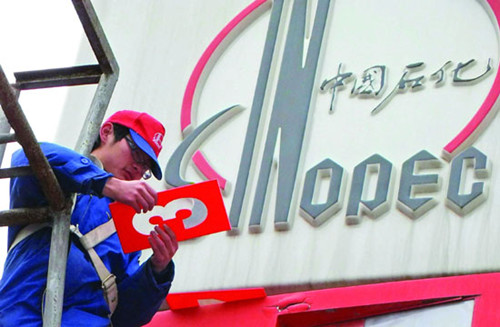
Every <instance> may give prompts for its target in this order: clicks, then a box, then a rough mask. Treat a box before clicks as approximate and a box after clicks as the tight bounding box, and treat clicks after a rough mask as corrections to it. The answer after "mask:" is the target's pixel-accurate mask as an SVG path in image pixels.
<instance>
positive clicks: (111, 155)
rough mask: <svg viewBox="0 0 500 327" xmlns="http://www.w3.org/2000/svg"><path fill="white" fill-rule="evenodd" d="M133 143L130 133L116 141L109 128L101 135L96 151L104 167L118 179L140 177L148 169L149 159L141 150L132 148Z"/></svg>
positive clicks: (137, 178) (135, 178)
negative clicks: (107, 131) (103, 135)
mask: <svg viewBox="0 0 500 327" xmlns="http://www.w3.org/2000/svg"><path fill="white" fill-rule="evenodd" d="M127 138H128V139H127ZM130 142H132V143H130ZM134 145H135V143H133V140H132V138H131V137H130V135H127V136H126V137H125V138H122V139H121V140H119V141H116V140H115V138H114V135H113V132H112V129H111V130H110V131H109V133H107V134H106V135H105V137H104V138H102V137H101V147H100V149H99V152H98V153H99V156H98V158H99V159H100V160H101V162H102V164H103V166H104V169H105V170H106V171H108V172H110V173H112V174H113V175H114V176H115V177H116V178H119V179H123V180H139V179H141V178H142V177H143V175H144V173H145V172H146V171H147V170H148V169H149V163H150V159H149V157H148V155H147V154H145V153H144V152H143V151H142V150H140V149H138V148H134Z"/></svg>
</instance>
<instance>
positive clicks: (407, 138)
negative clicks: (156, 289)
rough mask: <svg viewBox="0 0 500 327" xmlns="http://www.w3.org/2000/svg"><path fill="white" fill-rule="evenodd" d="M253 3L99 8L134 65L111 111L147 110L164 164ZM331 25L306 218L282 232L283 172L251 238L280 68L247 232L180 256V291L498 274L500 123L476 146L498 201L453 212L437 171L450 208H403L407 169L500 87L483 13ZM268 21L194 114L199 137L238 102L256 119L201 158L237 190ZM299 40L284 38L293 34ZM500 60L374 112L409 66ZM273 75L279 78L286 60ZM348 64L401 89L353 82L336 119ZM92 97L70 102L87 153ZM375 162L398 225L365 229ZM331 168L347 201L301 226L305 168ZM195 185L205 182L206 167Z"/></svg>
mask: <svg viewBox="0 0 500 327" xmlns="http://www.w3.org/2000/svg"><path fill="white" fill-rule="evenodd" d="M286 2H287V4H290V3H291V2H288V1H286ZM250 3H251V1H250V0H211V1H201V0H199V1H152V2H140V1H132V0H121V1H107V0H106V1H103V0H101V1H97V0H96V1H94V4H95V6H96V9H97V12H98V15H99V16H100V17H101V19H102V24H103V27H104V30H105V31H106V33H107V36H108V38H109V41H110V43H111V45H112V48H113V51H114V52H115V55H116V57H117V60H118V63H119V65H120V79H119V82H118V85H117V88H116V91H115V94H114V96H113V98H112V101H111V107H110V111H115V110H119V109H137V110H146V111H148V112H150V113H151V114H153V115H155V116H157V117H158V118H159V119H160V120H161V121H162V122H164V124H165V125H166V127H167V136H166V139H165V142H164V145H165V148H164V151H163V153H162V154H161V156H160V162H161V163H162V165H166V163H167V161H168V159H169V157H170V155H171V154H172V153H173V152H174V150H175V149H176V148H177V147H178V145H179V144H180V142H181V141H182V136H181V130H180V111H181V104H182V100H183V96H184V92H185V87H186V85H187V82H188V79H189V76H190V75H191V72H192V71H193V69H194V67H195V65H196V63H197V61H198V59H199V58H200V57H201V55H202V53H203V51H204V50H205V49H206V47H207V46H208V45H209V43H210V42H211V40H212V39H213V38H214V37H215V36H216V35H217V33H218V32H219V31H220V30H221V29H222V28H223V27H224V26H225V24H227V23H228V22H229V21H230V20H231V19H232V18H233V17H235V16H236V15H237V14H238V13H239V12H240V11H241V10H243V9H244V8H245V7H246V6H247V5H248V4H250ZM289 7H290V6H288V7H287V8H286V13H287V15H286V16H288V15H289V13H290V8H289ZM329 14H330V16H329V20H328V23H327V31H326V34H325V41H324V43H323V53H322V56H321V58H320V62H319V69H318V74H317V77H316V81H315V83H316V86H315V88H314V90H313V100H312V104H311V107H310V114H309V121H308V127H307V132H306V138H305V140H304V148H303V150H302V160H301V163H300V165H299V172H298V176H297V186H296V188H295V191H294V192H295V195H294V198H295V201H294V202H293V203H292V205H291V217H292V218H291V229H290V230H289V231H283V232H277V231H275V230H274V226H273V219H274V216H273V215H274V199H275V197H276V194H275V193H276V192H275V188H276V176H275V175H276V174H274V175H273V174H271V186H270V188H269V190H270V191H269V192H270V193H268V200H269V201H268V202H269V204H268V206H267V207H266V208H265V214H264V216H265V217H266V220H265V224H264V226H263V232H262V233H257V234H251V233H249V231H248V227H247V226H248V221H249V218H250V217H249V215H250V211H251V206H252V202H253V196H254V192H255V184H256V183H257V177H258V172H259V169H260V159H261V157H262V151H263V144H264V141H265V137H266V133H267V129H266V124H267V123H268V120H269V116H270V112H271V109H272V104H273V96H274V94H275V88H276V82H277V77H278V73H279V66H275V67H274V68H273V70H272V78H271V81H270V87H269V92H268V96H267V98H266V102H265V107H264V117H263V118H262V124H263V126H262V128H261V129H260V131H259V133H260V137H259V138H258V139H257V149H256V155H255V159H256V161H255V162H254V165H253V166H254V170H253V171H251V173H250V179H249V183H250V184H249V188H248V190H247V194H246V204H245V206H244V211H243V212H244V214H243V215H242V217H241V219H243V222H244V223H243V229H242V233H241V235H238V236H228V235H227V234H225V233H220V234H217V235H210V236H207V237H204V238H201V239H198V240H193V241H187V242H184V243H182V244H181V247H180V250H179V252H178V254H177V255H176V257H175V261H176V264H177V273H176V280H175V283H174V291H177V292H178V291H196V290H206V289H220V288H233V287H251V286H273V287H288V286H293V285H322V284H324V283H330V282H344V281H349V282H352V281H355V282H361V281H363V280H369V279H377V280H381V279H394V278H407V277H408V276H411V277H418V276H428V275H448V274H457V273H469V272H480V271H491V270H498V269H499V267H500V266H499V264H498V260H497V258H496V257H497V255H496V254H497V253H498V251H499V250H500V239H499V238H498V237H497V233H496V231H498V230H500V219H498V218H497V217H496V216H495V215H494V213H495V212H498V210H499V209H500V208H499V207H498V206H499V205H500V199H498V197H499V196H500V195H499V194H500V190H499V189H498V188H499V187H500V183H498V182H497V175H498V174H497V170H496V169H497V168H495V167H496V165H498V162H500V144H499V142H495V141H494V140H497V139H498V138H499V136H500V135H499V133H500V126H499V124H500V122H499V120H498V118H496V119H494V120H493V121H492V123H491V125H490V126H489V127H488V128H487V129H486V130H485V132H484V133H483V134H482V135H481V136H480V137H479V139H478V140H477V141H476V142H475V143H474V146H475V147H477V148H478V149H479V150H480V151H481V152H482V153H484V154H485V155H486V156H487V157H488V159H489V160H490V161H491V162H492V163H493V166H492V167H493V168H492V172H491V177H490V178H489V180H488V182H487V184H488V185H489V188H490V192H489V195H488V198H487V199H486V201H485V203H483V204H482V205H481V206H479V207H478V208H476V209H475V210H473V211H472V212H471V213H470V214H468V215H466V216H465V217H460V216H458V215H456V214H455V213H454V212H453V211H451V210H450V209H448V208H447V207H446V206H445V204H444V203H445V197H446V189H447V185H448V174H449V167H450V164H449V163H448V162H445V161H443V165H442V166H443V167H442V168H440V169H437V170H436V171H433V172H432V173H436V174H439V175H440V177H441V179H442V187H441V189H440V190H439V191H438V192H437V193H435V194H433V195H432V196H434V197H435V198H436V200H437V202H438V204H437V205H436V207H434V208H432V209H431V210H430V211H429V212H427V213H426V214H424V215H423V216H422V217H420V218H419V219H417V220H412V219H410V218H408V217H407V216H406V215H404V214H403V213H401V212H400V211H398V210H397V209H396V205H395V203H396V197H397V187H398V186H399V177H400V169H401V165H402V163H403V162H404V161H405V160H407V159H408V158H410V157H411V156H413V155H414V154H416V153H417V152H419V151H421V150H427V151H429V152H430V153H431V154H433V155H435V156H436V157H439V156H440V153H441V151H442V149H443V147H444V146H445V145H446V144H447V143H448V142H449V141H451V139H452V138H453V137H454V136H455V135H457V134H458V132H459V131H460V130H461V129H462V128H463V126H465V124H466V123H467V122H468V121H469V120H470V119H471V117H472V115H473V114H474V113H475V112H476V111H477V109H478V108H479V107H480V105H481V103H482V102H483V100H484V98H485V97H486V95H487V93H488V91H489V90H490V88H491V86H492V83H493V80H494V76H495V74H496V73H497V70H498V62H499V54H498V41H497V30H496V28H495V26H496V25H495V24H496V22H495V23H494V22H493V21H492V20H491V19H490V17H489V13H488V10H485V6H483V2H482V1H473V0H440V1H436V0H422V1H419V2H418V3H417V2H410V1H395V0H394V1H393V0H383V1H370V0H359V1H358V0H357V1H348V0H338V1H332V2H331V11H330V13H329ZM269 19H270V11H267V12H265V13H263V14H262V15H261V16H260V17H258V18H257V19H256V20H255V21H254V22H253V23H251V24H250V25H248V26H247V27H246V28H245V29H244V30H243V31H242V32H241V34H239V36H238V37H237V38H236V39H235V40H234V41H233V42H232V43H231V44H230V45H229V46H228V47H227V48H225V49H224V52H222V54H221V57H220V58H219V60H218V61H217V62H216V63H215V65H214V66H213V69H212V70H211V72H210V74H209V75H208V76H207V78H206V81H205V84H204V87H203V88H202V89H201V92H200V94H199V102H197V103H196V104H195V109H194V110H193V123H194V125H195V126H198V125H199V124H201V123H203V122H204V121H205V120H206V119H208V118H209V117H211V116H213V115H214V114H216V113H218V112H219V111H221V110H222V109H225V108H227V107H229V106H231V105H234V104H240V105H242V106H244V107H245V108H246V109H245V110H244V111H243V112H242V113H240V114H238V115H236V116H235V117H234V118H232V119H231V120H230V121H229V122H228V123H227V124H225V125H223V126H222V127H221V128H220V129H219V130H218V131H217V132H216V133H215V134H214V135H212V136H211V137H210V138H209V139H208V140H206V141H205V142H204V143H203V144H202V146H201V149H202V150H203V152H204V153H205V154H206V156H207V158H208V160H209V162H210V163H211V164H212V165H213V167H214V168H215V169H216V170H217V171H218V172H219V173H220V174H221V175H223V176H224V177H225V178H227V179H228V181H229V182H230V183H231V184H232V185H234V184H235V183H236V177H237V174H238V167H239V161H240V156H241V152H242V149H243V142H244V137H245V131H246V128H247V123H248V119H249V116H250V108H251V106H252V102H253V96H254V90H255V83H256V80H257V76H258V70H259V67H260V60H261V56H262V51H263V45H264V40H265V33H266V30H267V24H268V21H269ZM457 22H460V23H457ZM463 22H466V23H463ZM286 31H287V30H286V29H283V30H281V32H280V37H283V36H284V33H285V32H286ZM283 45H284V40H281V41H280V42H279V43H278V47H277V50H276V51H277V54H279V55H281V53H282V49H283ZM488 58H491V59H492V62H493V67H494V72H493V74H490V75H489V76H487V77H486V78H485V79H484V80H482V81H480V82H478V83H475V84H473V85H468V86H454V85H452V84H451V77H450V76H449V75H448V76H447V79H446V81H445V83H444V85H443V86H441V87H435V86H434V84H433V81H429V80H427V81H426V84H425V86H424V88H423V89H422V90H421V91H417V92H411V91H407V92H404V93H402V94H398V95H396V96H395V97H394V98H393V99H392V100H391V101H390V102H389V103H388V105H387V106H386V107H385V108H384V109H383V110H382V111H380V112H379V113H378V114H376V115H371V114H370V111H371V110H372V109H373V108H374V107H375V106H376V105H377V104H378V103H379V102H380V101H381V100H382V98H383V97H384V96H387V95H388V94H389V92H390V90H391V89H392V88H393V87H394V86H395V85H396V83H397V82H398V81H399V79H400V77H401V75H402V73H403V70H404V68H405V66H406V65H408V64H411V63H415V62H418V61H421V62H424V63H425V66H424V69H423V70H422V74H424V75H425V76H429V75H430V74H431V73H433V72H434V71H436V70H438V69H439V68H440V67H441V66H442V65H443V64H444V63H445V62H446V61H447V60H451V61H452V62H453V64H452V66H451V68H449V70H448V73H450V72H451V70H452V69H453V68H454V67H455V66H456V64H457V63H458V62H466V61H468V60H469V59H476V60H477V61H478V63H477V65H476V66H474V67H473V68H471V69H470V70H467V74H470V76H477V75H479V74H481V72H482V71H484V70H485V68H486V64H487V61H488ZM93 60H94V59H93V58H92V56H91V55H89V51H88V50H82V52H81V54H80V57H79V61H84V62H94V61H93ZM274 63H275V65H278V64H279V63H280V60H279V58H278V59H276V60H275V62H274ZM339 63H343V65H344V69H345V71H347V72H353V74H354V75H356V76H358V77H359V76H361V73H362V72H363V70H365V69H367V68H369V67H371V66H373V65H386V66H387V69H388V70H387V74H388V75H387V83H388V84H387V89H386V91H385V93H384V94H383V96H382V97H381V98H377V99H364V98H361V97H352V96H350V95H349V94H350V88H351V87H352V83H351V84H348V86H347V87H346V89H344V90H341V91H338V93H337V99H336V109H335V111H334V112H333V113H329V104H330V99H331V98H330V96H331V94H330V93H321V92H320V91H319V86H320V84H321V82H322V81H323V80H324V79H329V78H332V77H334V76H335V75H336V74H337V69H338V65H339ZM412 76H418V75H417V74H413V75H412ZM468 76H469V75H468ZM92 95H93V89H91V88H90V87H82V88H78V89H77V90H71V91H70V97H69V98H68V101H67V105H66V111H65V113H64V114H63V116H62V122H63V124H62V125H61V128H60V129H59V131H58V133H59V134H58V139H60V140H61V142H63V144H66V145H68V146H73V145H74V142H76V137H77V135H76V134H75V133H74V132H73V131H74V129H75V127H74V126H75V124H78V122H79V121H81V120H82V119H84V112H85V110H86V108H87V106H88V103H90V99H91V96H92ZM69 122H71V123H69ZM75 122H76V123H75ZM64 126H71V128H67V127H64ZM373 154H380V155H381V156H383V157H384V158H386V159H387V160H388V161H390V162H391V163H392V164H393V166H394V173H393V176H392V178H393V179H394V181H393V182H394V183H393V187H394V189H393V192H392V195H391V198H390V209H389V212H388V213H386V214H384V215H382V216H380V217H378V218H377V219H371V218H367V217H363V219H362V220H361V223H360V224H359V225H355V226H348V225H346V222H345V208H346V203H347V200H348V199H347V198H348V196H349V189H350V183H351V178H352V172H353V168H354V167H355V166H356V165H357V164H359V163H360V162H362V161H363V160H365V159H366V158H368V157H370V156H371V155H373ZM326 158H330V159H332V160H333V161H335V162H336V163H338V164H339V165H341V166H342V167H343V168H344V170H345V172H346V173H347V179H346V183H347V184H345V185H344V187H345V188H346V192H345V197H344V204H343V206H342V209H341V210H340V211H339V212H337V213H336V214H335V215H334V216H333V217H331V218H329V219H328V220H326V221H325V222H324V223H323V224H321V225H320V226H318V227H314V226H312V225H311V224H309V223H308V222H307V221H305V220H304V219H303V218H302V217H301V216H300V215H299V208H298V203H299V200H300V196H301V193H302V183H303V180H304V176H305V173H306V171H307V170H308V169H310V168H312V167H314V166H315V165H316V164H318V163H319V162H321V161H322V160H324V159H326ZM278 166H279V164H278ZM185 177H186V179H188V180H190V181H194V182H197V181H201V180H202V177H201V176H200V175H199V174H198V173H197V172H196V169H194V167H193V166H192V165H190V166H189V167H188V169H187V171H186V172H185ZM153 183H154V184H153V185H154V186H155V187H156V188H157V189H158V190H161V189H163V188H165V185H164V183H163V182H153ZM232 197H233V194H232V193H231V192H228V194H227V195H226V196H225V203H226V207H227V210H228V211H229V209H230V207H231V201H232Z"/></svg>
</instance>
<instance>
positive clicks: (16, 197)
mask: <svg viewBox="0 0 500 327" xmlns="http://www.w3.org/2000/svg"><path fill="white" fill-rule="evenodd" d="M40 147H41V149H42V152H43V153H44V155H45V157H46V158H47V160H48V162H49V164H50V166H51V167H52V170H53V171H54V174H55V175H56V178H57V180H58V182H59V184H60V185H61V188H62V189H63V191H64V192H65V193H67V194H69V193H83V194H92V195H98V196H101V192H102V189H103V188H104V184H105V183H106V181H107V180H108V178H109V177H111V176H113V175H112V174H110V173H108V172H106V171H104V170H103V169H101V168H99V167H98V166H96V165H95V164H94V163H93V162H92V161H91V160H90V159H89V158H87V157H85V156H83V155H81V154H79V153H77V152H76V151H73V150H71V149H68V148H65V147H63V146H60V145H56V144H51V143H40ZM28 164H29V161H28V159H27V158H26V155H25V154H24V152H23V151H22V150H19V151H17V152H16V153H14V154H13V156H12V163H11V165H12V167H17V166H25V165H28ZM26 189H30V194H26ZM46 203H47V201H46V199H45V197H44V196H43V193H42V191H41V189H40V186H39V183H38V182H37V181H36V178H35V177H34V176H23V177H18V178H13V179H12V180H11V208H21V207H39V206H44V205H46Z"/></svg>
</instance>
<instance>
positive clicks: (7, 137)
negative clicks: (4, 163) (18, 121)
mask: <svg viewBox="0 0 500 327" xmlns="http://www.w3.org/2000/svg"><path fill="white" fill-rule="evenodd" d="M16 141H17V139H16V134H14V133H11V134H9V133H0V144H5V143H9V142H16Z"/></svg>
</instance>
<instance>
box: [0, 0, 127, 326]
mask: <svg viewBox="0 0 500 327" xmlns="http://www.w3.org/2000/svg"><path fill="white" fill-rule="evenodd" d="M72 2H73V6H74V7H75V10H76V12H77V14H78V17H79V19H80V22H81V24H82V26H83V29H84V32H85V34H86V36H87V38H88V40H89V42H90V45H91V47H92V50H93V52H94V54H95V56H96V59H97V61H98V64H96V65H86V66H75V67H65V68H57V69H47V70H37V71H28V72H20V73H15V74H14V76H15V79H16V82H15V83H14V84H12V85H10V84H9V82H8V80H7V77H6V76H5V73H4V71H3V69H2V68H1V66H0V105H1V107H2V112H0V144H1V145H0V163H1V162H2V161H3V156H4V153H5V146H6V143H8V142H18V143H19V144H20V145H21V146H22V147H23V149H24V151H25V153H26V156H27V157H28V160H29V163H30V165H29V166H26V167H15V168H3V169H0V178H11V177H17V176H25V175H30V174H34V175H35V176H36V178H37V179H38V181H39V182H40V185H41V188H42V190H43V192H44V195H45V196H46V198H47V200H48V202H49V207H46V208H37V209H30V208H21V209H11V210H5V211H0V226H11V225H23V224H33V223H42V222H52V225H53V227H52V237H51V244H50V257H49V263H48V275H47V289H46V295H45V307H44V312H43V326H54V327H55V326H60V325H61V317H62V308H63V300H64V299H63V297H64V281H65V274H66V263H67V256H66V255H61V254H63V253H66V250H67V249H68V245H69V244H68V243H69V225H70V220H71V207H72V203H71V202H72V201H71V200H70V199H68V198H65V196H64V194H63V192H62V190H61V187H60V186H59V183H58V182H57V180H56V178H55V175H54V173H53V171H52V169H51V168H50V166H49V164H48V162H47V159H46V158H45V157H44V155H43V153H42V151H41V149H40V146H39V145H38V143H37V140H36V137H35V135H34V134H33V131H32V129H31V127H30V125H29V123H28V121H27V119H26V117H25V115H24V113H23V111H22V109H21V106H20V105H19V102H18V97H19V94H20V92H21V91H23V90H30V89H40V88H50V87H59V86H74V85H84V84H97V88H96V92H95V94H94V98H93V100H92V102H91V104H90V108H89V111H88V114H87V117H86V120H85V122H84V126H83V128H82V130H81V132H80V135H79V138H78V142H77V145H76V147H75V150H76V151H78V152H80V153H82V154H84V155H88V154H89V153H90V152H91V150H92V146H93V144H94V141H95V140H96V138H97V136H98V132H99V128H100V125H101V123H102V121H103V119H104V115H105V113H106V109H107V107H108V105H109V101H110V99H111V95H112V93H113V90H114V88H115V85H116V82H117V80H118V73H119V68H118V64H117V62H116V60H115V57H114V55H113V53H112V51H111V47H110V45H109V43H108V41H107V39H106V36H105V34H104V31H103V29H102V27H101V25H100V22H99V19H98V17H97V15H96V12H95V10H94V8H93V6H92V4H91V2H90V0H72ZM11 128H12V129H13V130H14V133H13V134H10V129H11Z"/></svg>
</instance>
